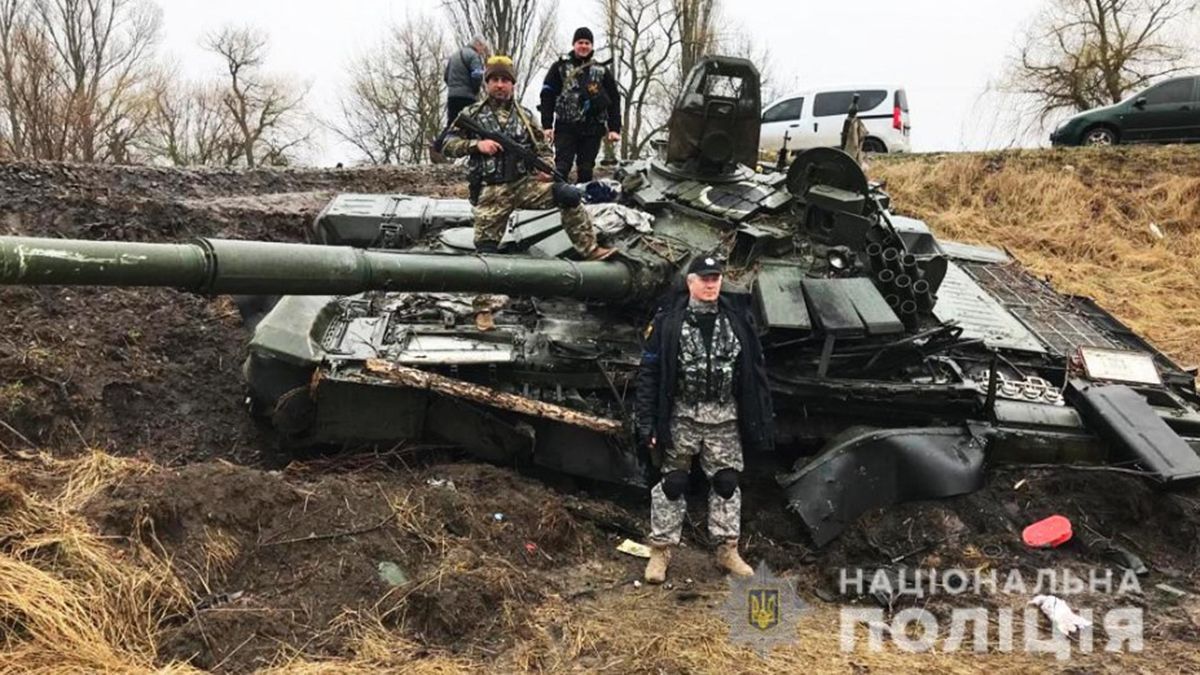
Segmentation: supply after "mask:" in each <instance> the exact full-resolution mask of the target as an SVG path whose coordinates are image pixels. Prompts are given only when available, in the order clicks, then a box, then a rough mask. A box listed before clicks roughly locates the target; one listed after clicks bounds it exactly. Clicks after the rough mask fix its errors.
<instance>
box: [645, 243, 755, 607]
mask: <svg viewBox="0 0 1200 675" xmlns="http://www.w3.org/2000/svg"><path fill="white" fill-rule="evenodd" d="M722 272H723V270H722V265H721V262H720V261H719V260H717V259H715V258H713V257H704V256H701V257H698V258H696V259H694V260H692V262H691V263H690V264H689V265H688V268H687V293H686V294H683V293H681V294H679V295H678V296H677V297H674V298H672V299H671V300H670V301H669V302H668V303H667V304H666V305H665V306H664V307H662V308H661V309H660V310H659V312H658V314H657V315H656V316H655V317H654V321H653V323H651V324H650V327H649V328H648V329H647V330H646V340H645V351H644V352H643V353H642V362H641V366H640V368H639V371H638V385H637V425H638V436H639V440H640V442H641V443H642V444H643V447H646V448H647V449H649V451H650V455H651V457H652V460H653V462H654V463H655V464H656V465H657V466H658V467H659V469H660V471H661V474H662V478H661V480H660V481H659V482H658V483H657V484H656V485H655V486H654V487H653V489H651V491H650V529H651V532H650V562H649V563H648V564H647V565H646V573H645V577H646V581H647V582H649V583H652V584H659V583H662V582H663V581H664V580H665V579H666V575H667V566H668V565H669V564H670V562H671V553H672V551H673V550H674V548H675V547H676V546H678V545H679V541H680V537H681V535H682V532H683V519H684V517H685V516H686V515H687V501H686V499H685V497H684V492H686V490H687V486H688V476H689V473H690V471H691V468H692V463H693V460H695V459H696V458H697V457H699V459H700V468H701V470H703V471H704V475H705V476H706V477H707V478H708V480H709V496H708V532H709V535H710V536H711V537H712V538H713V539H714V540H716V541H717V555H716V563H717V566H718V567H720V568H722V569H724V570H726V571H727V572H730V573H731V574H734V575H737V576H750V575H752V574H753V573H754V570H752V569H751V568H750V566H749V565H747V564H746V562H745V561H744V560H742V558H741V556H740V555H739V554H738V537H739V535H740V532H741V516H742V493H741V488H740V487H739V485H738V483H739V476H740V474H741V472H742V469H743V466H744V465H743V461H742V449H743V448H747V449H752V450H761V451H765V450H772V449H773V448H774V443H775V432H774V410H773V407H772V403H771V392H770V389H769V388H768V386H767V373H766V368H765V363H764V359H763V350H762V344H761V343H760V342H759V340H758V335H757V334H756V333H755V331H754V324H753V321H752V319H751V317H750V312H749V309H748V308H747V307H746V306H745V305H744V303H738V302H735V300H734V298H733V297H732V296H730V295H728V294H722V293H721V284H722Z"/></svg>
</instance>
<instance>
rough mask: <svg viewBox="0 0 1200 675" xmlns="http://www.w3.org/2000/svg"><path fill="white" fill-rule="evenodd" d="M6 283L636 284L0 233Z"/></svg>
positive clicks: (622, 290)
mask: <svg viewBox="0 0 1200 675" xmlns="http://www.w3.org/2000/svg"><path fill="white" fill-rule="evenodd" d="M0 284H3V285H16V284H22V285H63V286H165V287H170V288H179V289H183V290H188V291H193V292H196V293H205V294H224V293H228V294H264V295H350V294H353V293H360V292H363V291H369V290H390V291H408V292H476V293H483V292H487V293H506V294H530V295H552V296H563V297H573V298H579V299H594V300H615V299H619V298H628V297H630V296H632V295H634V294H635V293H636V288H635V278H634V273H633V271H632V270H631V268H630V267H628V266H627V265H625V264H623V263H614V262H573V261H570V260H558V259H550V260H542V259H537V258H527V257H521V256H486V257H485V256H470V255H449V254H440V253H418V252H395V251H376V250H363V249H355V248H348V247H344V246H319V245H311V244H295V243H274V242H261V241H240V240H230V239H199V240H196V241H194V242H191V243H184V244H149V243H135V242H117V241H90V240H77V239H48V238H35V237H0Z"/></svg>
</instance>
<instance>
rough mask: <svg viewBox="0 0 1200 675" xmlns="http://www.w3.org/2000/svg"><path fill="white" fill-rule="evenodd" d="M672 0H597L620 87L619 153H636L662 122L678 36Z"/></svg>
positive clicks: (664, 119)
mask: <svg viewBox="0 0 1200 675" xmlns="http://www.w3.org/2000/svg"><path fill="white" fill-rule="evenodd" d="M673 2H674V0H599V4H600V9H601V11H602V12H603V19H604V24H605V26H606V27H607V29H608V48H609V50H610V51H611V53H612V58H613V67H614V69H615V74H616V80H617V88H618V90H620V93H621V101H622V104H623V109H622V110H621V116H622V119H621V156H622V158H626V159H628V158H631V157H639V156H641V155H642V154H643V153H644V152H645V149H646V145H647V144H648V143H649V142H650V139H651V138H653V137H654V135H655V134H656V133H658V132H660V131H662V129H663V128H665V125H666V120H667V115H668V114H669V112H670V109H669V106H670V105H671V101H673V99H674V97H673V96H671V95H670V92H669V90H668V87H669V83H670V82H672V81H673V80H674V78H673V77H672V71H674V62H675V60H676V59H678V58H679V48H680V45H681V42H682V39H681V36H680V32H679V28H680V18H679V14H678V13H677V12H675V11H674V10H675V8H674V6H673Z"/></svg>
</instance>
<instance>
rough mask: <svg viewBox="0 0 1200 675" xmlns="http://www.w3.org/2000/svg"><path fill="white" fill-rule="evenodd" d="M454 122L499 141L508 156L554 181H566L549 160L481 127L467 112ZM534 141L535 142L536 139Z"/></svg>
mask: <svg viewBox="0 0 1200 675" xmlns="http://www.w3.org/2000/svg"><path fill="white" fill-rule="evenodd" d="M454 124H455V126H457V127H458V128H459V129H462V130H463V131H467V132H470V133H472V134H475V135H476V136H478V137H479V138H482V139H484V140H487V141H495V142H496V143H499V144H500V147H502V148H504V152H505V153H506V154H508V155H509V156H510V157H514V158H516V159H520V160H523V161H525V163H526V164H528V165H529V166H531V167H533V168H534V169H535V170H537V171H541V172H542V173H546V174H550V175H551V176H552V177H554V181H555V182H556V183H566V182H567V177H566V176H564V175H562V174H561V173H559V172H558V169H555V168H554V165H552V164H550V162H547V161H546V160H544V159H542V158H541V157H538V155H537V153H536V152H534V151H533V150H530V149H529V148H527V147H525V146H524V145H522V144H521V143H518V142H517V141H515V140H514V139H512V138H511V137H509V136H508V135H507V134H503V133H500V132H498V131H489V130H487V129H485V128H483V126H482V125H481V124H479V120H477V119H475V118H474V117H471V116H470V115H467V114H461V115H459V116H458V119H457V120H455V122H454ZM534 142H535V143H536V142H537V141H536V139H535V141H534Z"/></svg>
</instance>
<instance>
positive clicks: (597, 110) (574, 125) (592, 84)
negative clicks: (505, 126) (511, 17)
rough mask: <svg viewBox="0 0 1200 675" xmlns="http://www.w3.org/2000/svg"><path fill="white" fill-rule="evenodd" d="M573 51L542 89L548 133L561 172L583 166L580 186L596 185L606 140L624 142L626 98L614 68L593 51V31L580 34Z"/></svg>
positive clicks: (544, 125)
mask: <svg viewBox="0 0 1200 675" xmlns="http://www.w3.org/2000/svg"><path fill="white" fill-rule="evenodd" d="M571 42H572V46H571V51H570V52H568V53H567V54H566V55H565V56H563V57H562V58H561V59H559V60H558V61H556V62H555V63H554V65H552V66H550V70H549V71H547V72H546V79H545V81H544V82H543V84H542V104H541V105H540V106H539V107H538V110H540V111H541V113H542V128H544V129H546V140H547V141H551V142H553V143H554V163H555V166H556V168H557V169H558V172H559V173H561V174H562V175H564V176H570V174H571V165H572V164H577V165H578V173H577V174H576V182H579V183H586V182H588V181H590V180H592V174H593V169H594V168H595V166H596V155H598V154H599V153H600V143H601V141H603V140H604V138H605V129H606V128H607V131H608V135H607V138H608V140H609V141H611V142H614V143H615V142H617V141H619V140H620V139H621V94H620V92H619V91H618V90H617V81H616V79H615V78H614V77H613V72H612V68H611V66H610V65H608V64H603V63H597V62H596V61H595V60H594V58H593V57H594V55H595V54H594V52H593V51H592V42H593V40H592V31H591V29H589V28H586V27H585V28H579V29H577V30H576V31H575V35H574V37H573V38H572V41H571Z"/></svg>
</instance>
